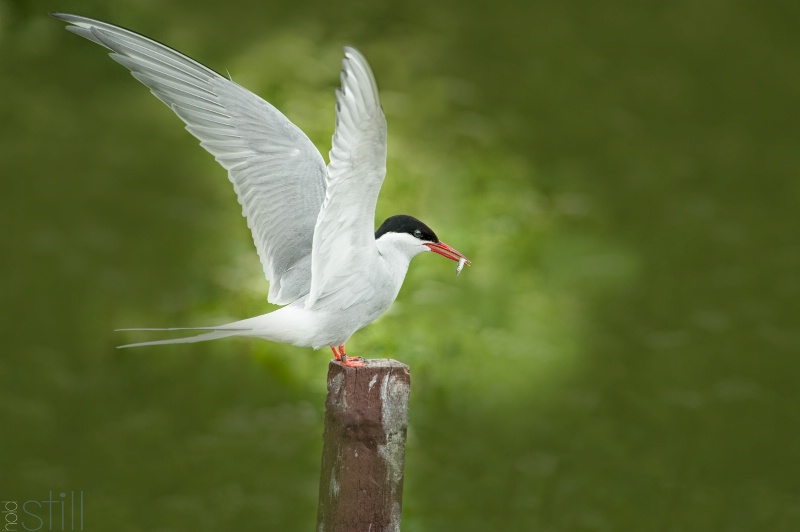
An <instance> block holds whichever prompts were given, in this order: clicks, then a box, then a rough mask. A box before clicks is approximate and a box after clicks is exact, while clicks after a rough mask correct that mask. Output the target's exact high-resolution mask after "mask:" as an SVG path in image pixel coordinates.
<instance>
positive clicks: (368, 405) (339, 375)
mask: <svg viewBox="0 0 800 532" xmlns="http://www.w3.org/2000/svg"><path fill="white" fill-rule="evenodd" d="M364 362H365V365H366V366H365V367H363V368H352V367H347V366H343V365H342V364H340V363H338V362H336V361H331V363H330V366H329V368H328V398H327V400H326V402H325V433H324V447H323V451H322V471H321V475H320V487H319V509H318V512H317V532H345V531H347V532H361V531H363V532H383V531H387V532H388V531H392V532H398V531H399V530H400V516H401V510H402V502H403V468H404V465H405V445H406V430H407V428H408V395H409V390H410V386H411V377H410V374H409V369H408V366H406V365H405V364H401V363H400V362H397V361H395V360H389V359H375V360H365V361H364Z"/></svg>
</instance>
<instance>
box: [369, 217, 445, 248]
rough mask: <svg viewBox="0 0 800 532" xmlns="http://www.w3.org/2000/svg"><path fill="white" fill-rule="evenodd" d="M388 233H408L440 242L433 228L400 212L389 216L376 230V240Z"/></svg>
mask: <svg viewBox="0 0 800 532" xmlns="http://www.w3.org/2000/svg"><path fill="white" fill-rule="evenodd" d="M386 233H408V234H409V235H411V236H413V237H414V238H418V239H420V240H423V241H425V242H436V243H438V242H439V238H438V237H437V236H436V233H434V232H433V229H431V228H430V227H428V226H427V225H425V224H424V223H422V222H420V221H419V220H417V219H416V218H414V217H413V216H409V215H407V214H398V215H396V216H391V217H389V218H387V219H386V221H385V222H383V223H382V224H381V226H380V227H379V228H378V230H377V231H376V232H375V240H377V239H379V238H380V237H381V236H383V235H385V234H386Z"/></svg>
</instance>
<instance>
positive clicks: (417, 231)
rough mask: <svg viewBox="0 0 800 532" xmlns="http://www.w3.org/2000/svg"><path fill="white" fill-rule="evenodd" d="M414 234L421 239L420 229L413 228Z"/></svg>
mask: <svg viewBox="0 0 800 532" xmlns="http://www.w3.org/2000/svg"><path fill="white" fill-rule="evenodd" d="M414 236H415V237H416V238H419V239H420V240H422V231H420V230H419V229H414Z"/></svg>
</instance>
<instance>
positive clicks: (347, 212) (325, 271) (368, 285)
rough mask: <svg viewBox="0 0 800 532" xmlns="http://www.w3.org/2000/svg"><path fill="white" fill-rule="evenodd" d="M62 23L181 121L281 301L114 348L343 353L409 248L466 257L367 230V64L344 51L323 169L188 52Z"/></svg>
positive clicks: (370, 151)
mask: <svg viewBox="0 0 800 532" xmlns="http://www.w3.org/2000/svg"><path fill="white" fill-rule="evenodd" d="M52 15H53V16H54V17H55V18H57V19H60V20H63V21H65V22H67V23H69V24H70V26H67V29H68V30H69V31H71V32H72V33H75V34H77V35H80V36H81V37H85V38H86V39H89V40H90V41H92V42H95V43H97V44H99V45H101V46H104V47H105V48H108V49H109V50H111V53H110V56H111V58H112V59H114V60H115V61H116V62H118V63H120V64H121V65H123V66H124V67H126V68H128V69H129V70H130V71H131V73H132V74H133V77H135V78H136V79H137V80H139V81H140V82H142V83H143V84H145V85H146V86H147V87H148V88H150V91H151V92H152V93H153V94H154V95H155V96H156V97H157V98H158V99H159V100H161V101H162V102H164V103H165V104H167V106H169V108H170V109H172V110H173V111H174V112H175V113H176V114H177V115H178V116H179V117H180V118H181V119H182V120H183V121H184V122H185V123H186V129H187V130H188V131H189V132H190V133H191V134H192V135H194V136H195V137H197V138H198V139H199V140H200V145H201V146H202V147H203V148H205V149H206V150H207V151H208V152H210V153H211V154H212V155H213V156H214V157H215V158H216V160H217V161H218V162H219V163H220V164H221V165H222V166H223V167H224V168H225V169H226V170H227V171H228V178H229V179H230V181H231V183H232V184H233V188H234V190H235V192H236V195H237V197H238V200H239V203H240V204H241V205H242V214H243V216H245V217H246V219H247V225H248V227H249V228H250V230H251V231H252V234H253V240H254V241H255V246H256V250H257V251H258V256H259V257H260V259H261V264H262V266H263V268H264V274H265V275H266V277H267V280H268V281H269V282H270V288H269V294H268V297H267V300H268V301H269V302H270V303H274V304H277V305H284V306H283V307H282V308H280V309H278V310H276V311H274V312H270V313H268V314H264V315H261V316H256V317H253V318H249V319H245V320H241V321H237V322H233V323H228V324H225V325H220V326H217V327H190V328H180V329H177V328H169V329H124V330H206V331H209V332H205V333H203V334H199V335H196V336H191V337H186V338H176V339H171V340H160V341H153V342H142V343H137V344H129V345H124V346H120V347H134V346H142V345H156V344H172V343H185V342H202V341H205V340H214V339H217V338H224V337H230V336H252V337H257V338H263V339H267V340H271V341H274V342H282V343H288V344H294V345H297V346H303V347H313V348H314V349H318V348H320V347H323V346H329V347H330V348H331V349H332V350H333V354H334V357H335V359H336V360H341V361H342V362H343V363H345V364H347V365H352V366H360V365H362V362H361V361H360V359H358V357H350V358H349V359H348V357H347V355H346V353H345V348H344V344H345V342H346V341H347V340H348V339H349V338H350V336H351V335H352V334H353V333H355V332H356V331H357V330H359V329H361V328H362V327H364V326H366V325H368V324H369V323H371V322H372V321H374V320H375V319H376V318H378V317H379V316H380V315H381V314H383V313H384V312H386V311H387V310H388V309H389V307H390V306H391V304H392V303H393V302H394V300H395V298H396V297H397V294H398V292H399V290H400V287H401V285H402V284H403V279H404V278H405V276H406V272H407V271H408V266H409V262H410V261H411V259H412V258H413V257H415V256H416V255H418V254H420V253H423V252H426V251H433V252H435V253H438V254H440V255H442V256H444V257H446V258H448V259H452V260H455V261H459V268H458V271H459V272H460V271H461V267H463V265H464V263H465V262H466V263H467V264H469V261H468V260H467V259H466V257H464V255H462V254H461V253H460V252H458V251H456V250H455V249H453V248H451V247H450V246H448V245H447V244H445V243H444V242H441V241H440V240H439V239H438V238H437V236H436V234H435V233H434V232H433V231H432V230H431V229H430V228H429V227H428V226H427V225H425V224H424V223H422V222H421V221H419V220H417V219H416V218H414V217H412V216H407V215H397V216H392V217H390V218H388V219H387V220H386V221H384V222H383V224H382V225H381V226H380V228H379V229H378V231H377V232H373V231H374V223H375V206H376V203H377V199H378V192H379V191H380V188H381V184H382V183H383V179H384V176H385V175H386V118H385V116H384V114H383V109H382V108H381V104H380V99H379V98H378V87H377V85H376V83H375V78H374V76H373V74H372V71H371V69H370V67H369V65H368V64H367V61H366V59H365V58H364V56H362V55H361V54H360V53H359V52H358V51H357V50H355V49H354V48H349V47H345V49H344V60H343V61H342V74H341V88H340V89H337V91H336V129H335V132H334V134H333V143H332V147H331V151H330V163H329V164H328V165H327V167H326V166H325V162H324V161H323V159H322V156H321V155H320V153H319V151H317V149H316V148H315V147H314V145H313V144H312V143H311V141H310V140H309V139H308V137H307V136H306V135H305V134H304V133H303V132H302V131H301V130H300V129H299V128H298V127H297V126H295V125H294V124H292V123H291V122H290V121H289V120H288V119H287V118H286V117H285V116H284V115H283V114H282V113H281V112H280V111H278V110H277V109H276V108H275V107H273V106H272V105H270V104H269V103H267V102H266V101H264V100H262V99H261V98H259V97H258V96H256V95H255V94H253V93H252V92H250V91H248V90H247V89H245V88H243V87H242V86H240V85H238V84H237V83H234V82H233V81H232V80H231V79H228V78H226V77H224V76H221V75H220V74H218V73H216V72H214V71H213V70H211V69H209V68H207V67H205V66H203V65H201V64H200V63H198V62H196V61H194V60H193V59H190V58H189V57H187V56H185V55H183V54H181V53H179V52H177V51H175V50H173V49H171V48H169V47H167V46H165V45H163V44H160V43H158V42H155V41H153V40H151V39H148V38H147V37H144V36H142V35H139V34H137V33H134V32H132V31H129V30H126V29H123V28H120V27H118V26H114V25H112V24H107V23H105V22H100V21H97V20H92V19H89V18H85V17H80V16H76V15H68V14H64V13H53V14H52Z"/></svg>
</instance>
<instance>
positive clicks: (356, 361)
mask: <svg viewBox="0 0 800 532" xmlns="http://www.w3.org/2000/svg"><path fill="white" fill-rule="evenodd" d="M341 363H342V365H343V366H348V367H350V368H363V367H364V362H363V361H362V360H361V357H349V356H347V355H343V356H342V360H341Z"/></svg>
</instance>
